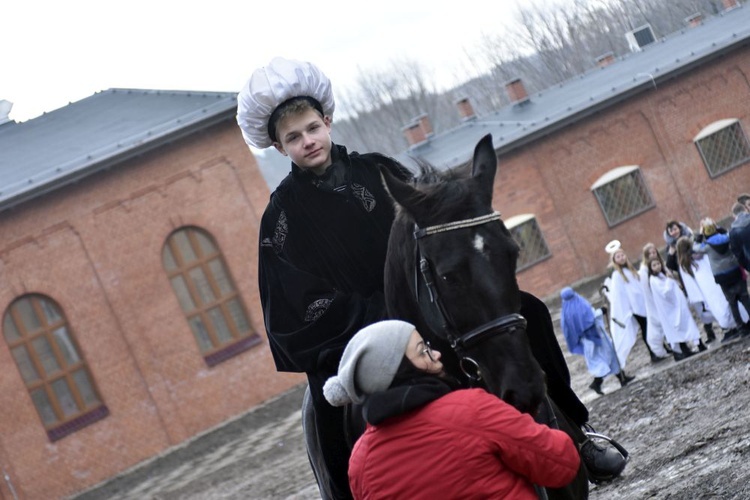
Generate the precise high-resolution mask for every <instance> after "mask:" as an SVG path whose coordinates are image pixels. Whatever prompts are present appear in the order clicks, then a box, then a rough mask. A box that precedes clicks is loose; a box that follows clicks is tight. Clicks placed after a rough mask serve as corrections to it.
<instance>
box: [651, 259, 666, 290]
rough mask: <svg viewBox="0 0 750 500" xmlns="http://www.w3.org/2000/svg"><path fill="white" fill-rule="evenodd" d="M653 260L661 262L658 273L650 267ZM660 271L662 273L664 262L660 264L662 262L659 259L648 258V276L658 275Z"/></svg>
mask: <svg viewBox="0 0 750 500" xmlns="http://www.w3.org/2000/svg"><path fill="white" fill-rule="evenodd" d="M653 261H657V262H659V263H660V264H661V271H659V273H655V272H654V271H653V269H651V263H652V262H653ZM661 273H664V264H662V262H661V261H660V260H659V259H650V260H649V261H648V275H649V276H659V274H661ZM649 285H650V284H649Z"/></svg>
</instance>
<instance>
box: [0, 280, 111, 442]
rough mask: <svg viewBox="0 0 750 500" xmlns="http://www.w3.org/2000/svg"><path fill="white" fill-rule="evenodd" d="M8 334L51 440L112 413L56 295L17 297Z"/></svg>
mask: <svg viewBox="0 0 750 500" xmlns="http://www.w3.org/2000/svg"><path fill="white" fill-rule="evenodd" d="M3 336H4V337H5V342H6V343H7V344H8V347H9V348H10V352H11V355H12V356H13V359H14V360H15V362H16V366H17V368H18V371H19V372H20V374H21V378H22V379H23V381H24V383H25V384H26V389H27V390H28V391H29V396H30V397H31V401H32V402H33V403H34V406H35V407H36V410H37V413H39V418H40V419H41V421H42V424H43V425H44V428H45V429H46V430H47V435H48V437H49V438H50V440H52V441H56V440H57V439H60V438H62V437H64V436H67V435H68V434H70V433H72V432H75V431H77V430H79V429H81V428H83V427H85V426H87V425H89V424H91V423H94V422H96V421H97V420H100V419H102V418H104V417H106V416H107V415H108V414H109V411H108V410H107V407H106V406H104V404H103V403H102V398H101V396H100V395H99V392H98V390H97V388H96V384H95V383H94V380H93V378H92V376H91V373H90V372H89V369H88V366H87V364H86V361H85V360H84V358H83V356H82V355H81V352H80V350H79V349H78V346H77V344H76V340H75V338H74V336H73V333H72V332H71V329H70V327H69V325H68V322H67V320H66V319H65V315H64V314H63V313H62V311H61V310H60V308H59V307H58V306H57V304H56V303H55V302H53V301H52V300H51V299H49V298H47V297H44V296H42V295H37V294H32V295H26V296H23V297H20V298H18V299H16V300H15V301H14V302H13V303H12V304H11V305H10V306H9V307H8V309H7V310H6V312H5V315H4V317H3Z"/></svg>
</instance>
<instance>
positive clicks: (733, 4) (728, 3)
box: [721, 0, 740, 11]
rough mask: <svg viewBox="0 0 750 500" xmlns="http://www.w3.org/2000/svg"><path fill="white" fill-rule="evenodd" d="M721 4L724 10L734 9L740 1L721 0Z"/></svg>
mask: <svg viewBox="0 0 750 500" xmlns="http://www.w3.org/2000/svg"><path fill="white" fill-rule="evenodd" d="M721 4H722V5H723V6H724V10H725V11H727V10H732V9H736V8H737V7H739V6H740V3H739V2H738V1H737V0H721Z"/></svg>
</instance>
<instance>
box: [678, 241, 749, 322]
mask: <svg viewBox="0 0 750 500" xmlns="http://www.w3.org/2000/svg"><path fill="white" fill-rule="evenodd" d="M693 262H694V264H695V265H693V267H692V269H693V276H690V274H689V273H687V272H686V271H685V270H684V269H682V267H680V276H681V277H682V282H683V283H684V284H685V293H687V296H688V301H689V302H690V304H691V305H692V304H695V303H697V302H703V304H705V306H706V309H708V311H709V312H710V315H711V316H713V319H715V320H716V322H717V323H718V324H719V326H720V327H721V328H723V329H725V330H727V329H730V328H735V327H736V326H737V324H736V323H735V321H734V317H733V316H732V310H731V308H730V307H729V302H727V299H726V297H725V296H724V292H722V291H721V287H720V286H719V285H718V284H717V283H716V281H714V275H713V273H712V272H711V266H710V265H709V262H708V257H706V256H705V255H703V254H700V253H694V254H693ZM740 314H741V315H742V319H743V320H745V321H747V319H748V315H747V311H745V308H744V307H743V306H742V304H740Z"/></svg>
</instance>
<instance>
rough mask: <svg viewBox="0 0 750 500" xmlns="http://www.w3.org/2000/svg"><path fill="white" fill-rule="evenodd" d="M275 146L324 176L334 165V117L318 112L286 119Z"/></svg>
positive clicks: (305, 112) (313, 111) (282, 152)
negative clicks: (332, 139) (332, 118)
mask: <svg viewBox="0 0 750 500" xmlns="http://www.w3.org/2000/svg"><path fill="white" fill-rule="evenodd" d="M276 137H278V141H277V142H274V143H273V145H274V147H275V148H276V149H277V150H278V151H279V152H280V153H281V154H283V155H284V156H288V157H289V158H291V160H292V161H293V162H294V163H295V164H296V165H297V166H298V167H299V168H302V169H310V170H312V171H313V172H315V173H316V174H318V175H320V174H322V173H323V172H325V170H326V168H328V167H329V166H330V165H331V162H332V160H331V118H330V117H329V116H325V117H321V116H320V114H318V112H317V111H315V110H313V109H307V110H305V111H303V112H302V113H299V114H295V115H291V116H287V117H286V118H283V119H282V120H281V121H280V122H279V123H278V125H277V127H276Z"/></svg>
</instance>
